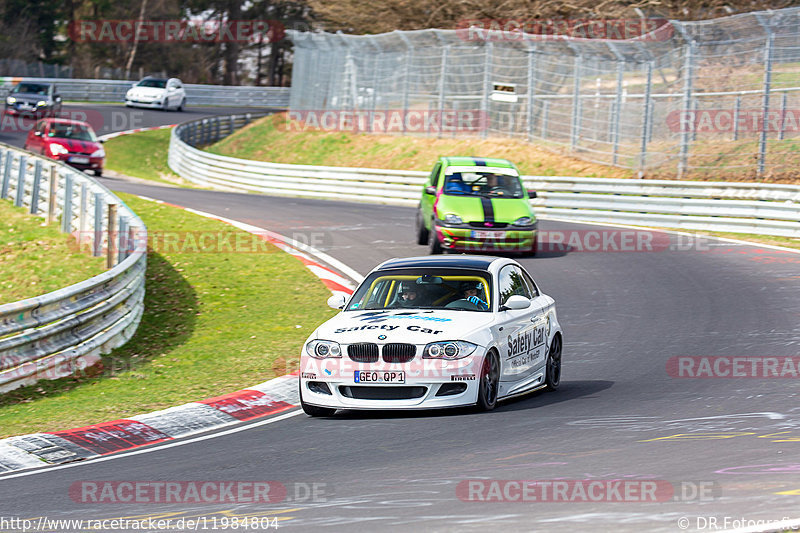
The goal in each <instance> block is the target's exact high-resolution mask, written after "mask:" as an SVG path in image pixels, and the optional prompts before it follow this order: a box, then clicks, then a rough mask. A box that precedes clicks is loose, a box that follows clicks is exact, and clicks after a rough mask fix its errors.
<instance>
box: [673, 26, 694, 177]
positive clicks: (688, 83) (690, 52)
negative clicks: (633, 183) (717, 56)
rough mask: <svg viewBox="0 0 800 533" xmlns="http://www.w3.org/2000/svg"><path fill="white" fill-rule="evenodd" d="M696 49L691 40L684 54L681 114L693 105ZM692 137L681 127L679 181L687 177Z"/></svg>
mask: <svg viewBox="0 0 800 533" xmlns="http://www.w3.org/2000/svg"><path fill="white" fill-rule="evenodd" d="M676 27H677V28H680V25H676ZM694 47H695V42H694V40H692V39H690V40H689V42H688V43H687V45H686V48H685V50H686V51H685V52H684V64H683V99H682V109H681V110H680V112H681V113H690V112H691V105H692V82H693V79H692V78H693V77H694V52H695V50H694ZM681 124H683V121H681ZM691 129H692V130H693V129H694V120H692V127H691ZM690 137H691V131H687V130H686V128H683V127H681V146H680V158H679V159H678V179H681V178H683V177H684V176H685V175H686V171H687V169H688V166H689V139H690Z"/></svg>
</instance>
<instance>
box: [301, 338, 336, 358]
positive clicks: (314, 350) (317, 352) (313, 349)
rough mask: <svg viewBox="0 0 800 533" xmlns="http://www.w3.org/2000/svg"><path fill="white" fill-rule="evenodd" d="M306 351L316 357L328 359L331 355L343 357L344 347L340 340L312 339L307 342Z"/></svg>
mask: <svg viewBox="0 0 800 533" xmlns="http://www.w3.org/2000/svg"><path fill="white" fill-rule="evenodd" d="M306 353H307V354H308V355H310V356H311V357H313V358H315V359H327V358H329V357H341V356H342V348H341V347H340V346H339V343H338V342H333V341H311V342H309V343H308V344H306Z"/></svg>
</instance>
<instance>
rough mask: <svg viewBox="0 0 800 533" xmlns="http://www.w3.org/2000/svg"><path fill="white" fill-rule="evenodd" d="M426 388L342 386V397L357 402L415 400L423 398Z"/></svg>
mask: <svg viewBox="0 0 800 533" xmlns="http://www.w3.org/2000/svg"><path fill="white" fill-rule="evenodd" d="M426 391H427V388H426V387H389V386H380V387H367V386H361V385H340V386H339V392H340V393H341V394H342V396H346V397H347V398H353V399H355V400H414V399H416V398H422V397H423V396H425V392H426Z"/></svg>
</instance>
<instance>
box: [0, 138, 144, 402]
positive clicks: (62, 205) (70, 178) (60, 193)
mask: <svg viewBox="0 0 800 533" xmlns="http://www.w3.org/2000/svg"><path fill="white" fill-rule="evenodd" d="M0 198H3V199H13V201H14V204H15V205H16V206H18V207H26V208H27V209H28V211H29V212H30V213H31V214H33V215H42V214H44V215H45V216H46V217H47V219H48V220H49V221H54V220H57V219H59V218H60V220H61V230H62V231H63V232H65V233H71V234H73V235H75V237H76V239H77V243H78V244H79V245H80V246H85V247H88V249H89V250H91V251H92V253H93V254H94V255H97V256H100V255H104V254H105V255H106V257H107V262H108V264H109V266H113V268H111V269H110V270H108V271H106V272H104V273H102V274H100V275H98V276H95V277H93V278H90V279H88V280H86V281H83V282H81V283H77V284H75V285H72V286H70V287H66V288H63V289H60V290H57V291H54V292H51V293H48V294H44V295H41V296H37V297H35V298H28V299H26V300H21V301H18V302H13V303H6V304H3V305H0V393H2V392H7V391H9V390H13V389H15V388H17V387H21V386H25V385H31V384H33V383H35V382H36V381H38V380H41V379H58V378H61V377H65V376H68V375H72V374H74V373H75V372H76V371H78V370H80V369H82V368H86V367H88V366H91V365H93V364H95V363H96V362H97V361H99V359H100V355H101V354H104V353H108V352H110V351H111V350H112V349H114V348H116V347H117V346H121V345H122V344H124V343H125V342H127V341H128V339H129V338H130V337H131V336H132V335H133V333H134V332H135V331H136V328H137V326H138V324H139V321H140V319H141V315H142V311H143V309H144V303H143V302H144V286H145V269H146V266H147V253H146V247H145V246H144V243H146V242H147V228H146V227H145V225H144V223H142V221H141V220H140V219H139V217H138V216H136V213H134V212H133V211H131V210H130V208H128V207H127V206H126V205H125V204H124V203H123V202H122V200H120V199H119V198H117V197H116V196H115V195H114V194H112V193H111V192H110V191H109V190H108V189H106V188H105V187H103V186H102V185H101V184H99V183H98V182H96V181H95V180H93V179H92V178H90V177H89V176H87V175H86V174H84V173H83V172H79V171H77V170H75V169H73V168H71V167H68V166H66V165H64V164H61V163H56V162H53V161H52V160H49V159H45V158H43V157H40V156H36V155H33V154H31V153H30V152H26V151H23V150H19V149H17V148H13V147H11V146H8V145H5V144H0ZM106 213H108V215H107V214H106ZM109 225H110V227H111V231H109Z"/></svg>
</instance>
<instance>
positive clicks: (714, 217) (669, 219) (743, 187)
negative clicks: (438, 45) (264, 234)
mask: <svg viewBox="0 0 800 533" xmlns="http://www.w3.org/2000/svg"><path fill="white" fill-rule="evenodd" d="M255 116H256V115H234V116H230V117H211V118H206V119H201V120H196V121H193V122H187V123H185V124H181V125H179V126H177V127H176V128H175V129H173V131H172V136H171V138H170V147H169V166H170V168H172V170H174V171H175V172H176V173H177V174H179V175H180V176H182V177H183V178H185V179H187V180H189V181H191V182H194V183H197V184H199V185H203V186H209V187H214V188H218V189H222V190H229V191H246V192H257V193H263V194H273V195H286V196H299V197H313V198H330V199H337V200H352V201H363V202H372V203H384V204H394V205H407V206H416V205H417V204H418V202H419V196H420V188H421V186H422V184H423V183H424V181H425V177H426V176H427V174H428V173H427V172H415V171H403V170H381V169H372V168H347V167H322V166H310V165H286V164H279V163H265V162H260V161H251V160H246V159H237V158H235V157H226V156H221V155H216V154H212V153H209V152H207V151H204V150H202V149H200V148H197V146H202V145H204V144H209V143H212V142H215V141H216V140H218V139H221V138H222V137H225V136H226V135H229V134H230V133H232V132H233V131H234V130H235V129H236V128H238V127H241V126H243V125H244V124H246V123H248V122H249V121H250V120H251V119H252V118H254V117H255ZM523 179H524V181H525V184H526V186H527V187H528V188H529V189H534V190H536V191H537V193H538V198H536V199H535V200H533V205H534V208H535V211H536V213H537V214H538V215H543V216H551V217H561V218H569V219H573V220H575V221H586V222H602V223H618V224H633V225H641V226H656V227H671V228H683V229H687V230H708V231H724V232H736V233H756V234H763V235H777V236H784V237H800V186H797V185H778V184H759V183H736V182H706V181H673V180H642V179H604V178H577V177H558V176H524V177H523Z"/></svg>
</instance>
